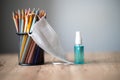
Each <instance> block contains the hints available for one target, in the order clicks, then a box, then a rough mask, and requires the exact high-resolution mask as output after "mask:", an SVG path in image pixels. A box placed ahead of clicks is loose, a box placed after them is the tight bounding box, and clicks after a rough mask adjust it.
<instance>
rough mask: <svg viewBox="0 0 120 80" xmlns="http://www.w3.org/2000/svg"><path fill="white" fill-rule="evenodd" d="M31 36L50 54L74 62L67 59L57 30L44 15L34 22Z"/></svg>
mask: <svg viewBox="0 0 120 80" xmlns="http://www.w3.org/2000/svg"><path fill="white" fill-rule="evenodd" d="M29 36H31V37H32V39H33V40H34V41H35V42H36V44H37V45H38V46H39V47H41V48H42V49H43V50H44V51H46V52H47V53H48V54H51V55H52V56H53V57H56V58H58V59H60V60H61V61H64V62H67V63H68V64H72V62H70V61H68V60H67V59H66V54H65V52H64V50H63V48H62V46H61V44H60V41H59V39H58V36H57V34H56V32H55V31H54V30H53V29H52V27H51V26H50V25H49V23H48V22H47V20H46V19H45V18H44V17H42V18H41V19H40V20H39V21H38V22H36V23H35V24H34V27H33V30H32V33H31V34H29Z"/></svg>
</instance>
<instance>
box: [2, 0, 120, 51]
mask: <svg viewBox="0 0 120 80" xmlns="http://www.w3.org/2000/svg"><path fill="white" fill-rule="evenodd" d="M0 5H1V7H0V10H1V11H0V12H1V13H0V14H1V15H0V53H8V52H9V53H13V52H18V51H19V43H18V37H17V35H16V30H15V25H14V23H13V20H12V11H14V10H18V9H25V8H40V9H44V10H45V11H46V12H47V20H48V22H49V23H50V25H51V26H52V27H53V28H54V30H55V31H56V32H57V33H58V35H59V38H60V40H61V42H62V46H63V48H64V49H65V51H66V52H72V51H73V46H74V39H75V31H78V30H80V31H81V32H82V38H83V45H84V46H85V51H86V52H99V51H100V52H103V51H120V0H1V1H0Z"/></svg>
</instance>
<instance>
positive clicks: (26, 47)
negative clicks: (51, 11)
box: [13, 8, 46, 64]
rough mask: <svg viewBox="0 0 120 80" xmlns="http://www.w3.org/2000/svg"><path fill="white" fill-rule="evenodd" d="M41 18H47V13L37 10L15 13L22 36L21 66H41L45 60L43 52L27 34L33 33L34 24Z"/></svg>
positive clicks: (17, 27)
mask: <svg viewBox="0 0 120 80" xmlns="http://www.w3.org/2000/svg"><path fill="white" fill-rule="evenodd" d="M41 17H46V13H45V11H44V10H41V11H40V10H39V9H37V10H36V9H35V8H34V9H33V10H31V9H30V8H29V9H24V10H23V9H22V10H18V11H14V12H13V20H14V23H15V28H16V31H17V33H18V34H19V35H20V54H19V62H20V64H40V63H42V62H43V60H44V56H43V50H42V49H41V48H40V47H39V46H37V44H36V43H35V42H34V41H33V40H32V38H31V37H30V36H28V35H27V33H32V30H33V27H34V24H35V23H36V22H37V21H38V20H39V19H40V18H41ZM41 56H43V57H41Z"/></svg>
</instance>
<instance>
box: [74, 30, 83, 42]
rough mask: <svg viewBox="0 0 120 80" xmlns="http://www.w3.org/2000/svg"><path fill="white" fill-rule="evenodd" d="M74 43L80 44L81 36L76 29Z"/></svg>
mask: <svg viewBox="0 0 120 80" xmlns="http://www.w3.org/2000/svg"><path fill="white" fill-rule="evenodd" d="M75 44H82V38H81V34H80V31H76V36H75Z"/></svg>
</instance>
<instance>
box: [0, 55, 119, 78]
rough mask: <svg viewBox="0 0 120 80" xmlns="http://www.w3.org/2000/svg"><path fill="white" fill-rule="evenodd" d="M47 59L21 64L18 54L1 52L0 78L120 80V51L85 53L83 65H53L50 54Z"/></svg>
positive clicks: (71, 58)
mask: <svg viewBox="0 0 120 80" xmlns="http://www.w3.org/2000/svg"><path fill="white" fill-rule="evenodd" d="M45 59H46V61H45V63H46V64H44V65H38V66H20V65H18V60H17V54H0V80H120V53H85V64H83V65H64V64H59V65H53V64H52V63H51V57H50V55H46V56H45ZM68 59H70V60H73V54H71V55H69V56H68ZM55 61H58V60H56V59H55Z"/></svg>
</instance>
